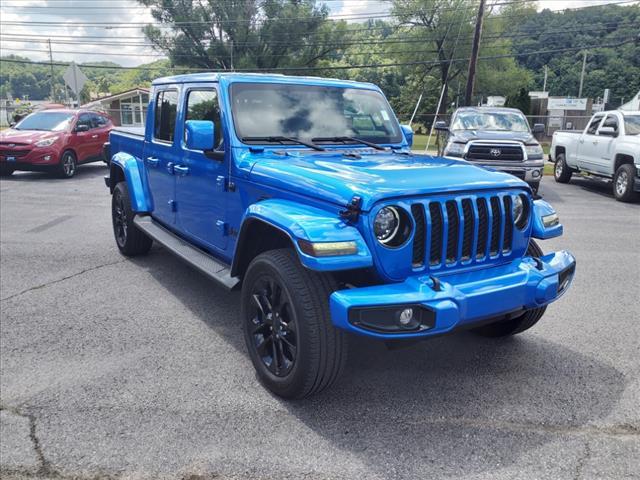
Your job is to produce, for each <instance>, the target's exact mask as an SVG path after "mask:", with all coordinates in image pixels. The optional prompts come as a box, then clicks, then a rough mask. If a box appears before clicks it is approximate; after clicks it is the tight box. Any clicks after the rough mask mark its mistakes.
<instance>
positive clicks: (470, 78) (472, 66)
mask: <svg viewBox="0 0 640 480" xmlns="http://www.w3.org/2000/svg"><path fill="white" fill-rule="evenodd" d="M484 3H485V0H480V6H479V7H478V17H477V18H476V31H475V33H474V34H473V47H471V58H470V59H469V74H468V75H467V93H466V95H465V97H464V104H465V105H466V106H469V105H471V98H472V97H473V85H474V83H475V80H476V65H477V64H478V51H479V50H480V36H481V34H482V19H483V17H484Z"/></svg>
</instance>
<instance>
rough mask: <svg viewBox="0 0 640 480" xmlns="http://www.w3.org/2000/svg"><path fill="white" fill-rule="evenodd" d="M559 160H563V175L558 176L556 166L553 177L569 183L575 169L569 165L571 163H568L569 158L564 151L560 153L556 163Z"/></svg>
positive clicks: (558, 180) (557, 180) (559, 181)
mask: <svg viewBox="0 0 640 480" xmlns="http://www.w3.org/2000/svg"><path fill="white" fill-rule="evenodd" d="M559 162H562V164H563V168H562V175H560V176H559V177H558V176H556V174H555V166H554V172H553V178H554V179H555V181H556V182H558V183H569V181H570V180H571V175H572V174H573V170H572V169H571V168H570V167H569V165H567V159H566V157H565V154H564V153H559V154H558V155H557V156H556V164H558V163H559Z"/></svg>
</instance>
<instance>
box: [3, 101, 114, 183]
mask: <svg viewBox="0 0 640 480" xmlns="http://www.w3.org/2000/svg"><path fill="white" fill-rule="evenodd" d="M112 128H113V124H112V123H111V120H110V119H109V117H107V116H106V115H103V114H101V113H98V112H92V111H87V110H66V109H55V110H43V111H40V112H36V113H32V114H31V115H29V116H27V117H25V118H24V119H23V120H21V121H20V122H19V123H18V124H17V125H15V126H14V127H13V128H10V129H8V130H4V131H2V132H0V175H2V176H3V177H6V176H9V175H11V174H12V173H13V172H14V171H15V170H27V171H36V172H43V171H44V172H53V173H56V174H58V175H59V176H60V177H62V178H71V177H73V176H74V175H75V173H76V168H77V166H78V165H79V164H82V163H89V162H95V161H101V160H102V156H103V155H102V146H103V144H104V143H105V142H106V141H107V140H108V138H109V132H110V131H111V129H112Z"/></svg>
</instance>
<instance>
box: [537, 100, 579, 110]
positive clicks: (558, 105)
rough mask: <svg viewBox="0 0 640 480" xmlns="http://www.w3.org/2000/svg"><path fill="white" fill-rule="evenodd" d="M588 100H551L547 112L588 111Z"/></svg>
mask: <svg viewBox="0 0 640 480" xmlns="http://www.w3.org/2000/svg"><path fill="white" fill-rule="evenodd" d="M587 100H588V99H586V98H549V102H548V103H547V110H586V109H587Z"/></svg>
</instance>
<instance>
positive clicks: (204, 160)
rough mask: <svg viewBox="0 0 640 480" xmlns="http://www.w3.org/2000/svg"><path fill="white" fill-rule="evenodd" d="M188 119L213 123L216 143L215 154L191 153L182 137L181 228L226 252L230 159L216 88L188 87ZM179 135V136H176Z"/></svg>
mask: <svg viewBox="0 0 640 480" xmlns="http://www.w3.org/2000/svg"><path fill="white" fill-rule="evenodd" d="M183 98H184V100H183V101H184V102H185V104H184V105H183V108H182V116H183V117H184V118H183V119H182V121H181V122H180V125H182V126H184V124H185V122H186V121H188V120H209V121H212V122H213V123H214V128H215V133H214V136H215V138H214V139H213V141H212V145H213V146H214V151H215V154H213V155H212V154H211V152H209V154H205V152H203V151H196V150H189V149H188V148H187V147H186V142H185V134H184V129H183V130H182V131H181V132H180V134H179V137H180V138H179V140H178V141H179V142H180V145H181V149H182V154H181V162H180V165H179V167H180V168H176V169H175V171H176V200H177V204H178V219H177V223H178V228H179V230H180V231H181V232H183V233H184V234H186V235H188V236H189V237H191V238H192V239H194V240H195V241H197V242H198V243H200V244H201V245H202V246H204V247H207V248H211V249H213V250H218V251H224V250H225V248H226V246H227V238H228V237H227V228H226V223H225V210H226V198H227V197H226V193H225V192H226V188H227V181H228V168H229V164H228V159H225V155H224V153H223V152H224V145H223V143H224V142H223V132H222V122H221V119H220V106H219V103H218V93H217V90H216V89H215V88H214V87H213V86H209V85H208V86H206V87H205V86H202V85H200V86H199V85H187V86H186V91H185V95H184V96H183ZM176 135H178V134H176Z"/></svg>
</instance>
